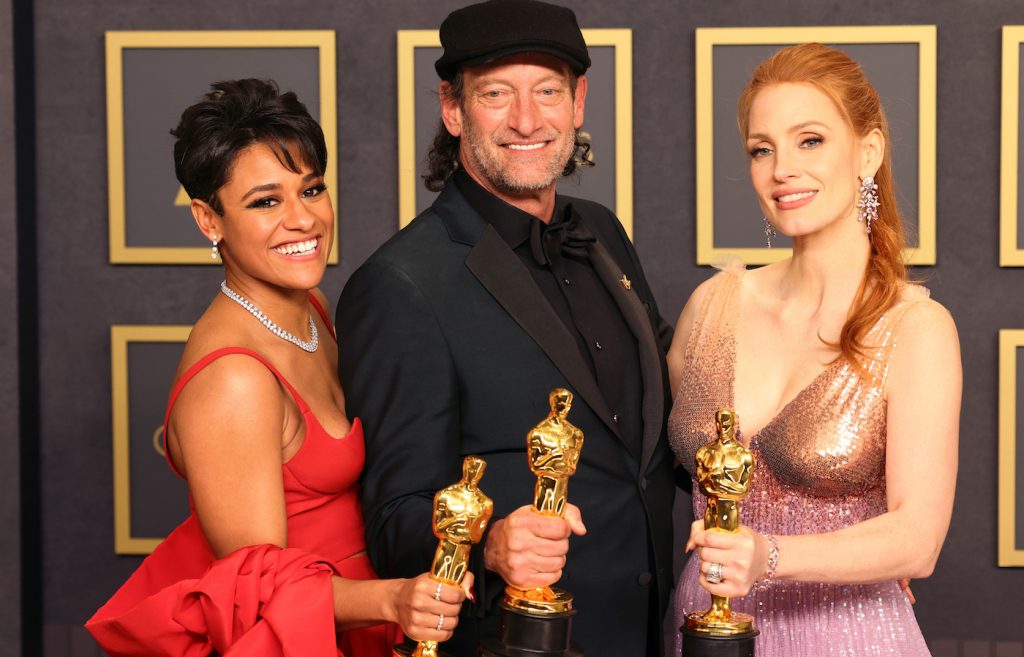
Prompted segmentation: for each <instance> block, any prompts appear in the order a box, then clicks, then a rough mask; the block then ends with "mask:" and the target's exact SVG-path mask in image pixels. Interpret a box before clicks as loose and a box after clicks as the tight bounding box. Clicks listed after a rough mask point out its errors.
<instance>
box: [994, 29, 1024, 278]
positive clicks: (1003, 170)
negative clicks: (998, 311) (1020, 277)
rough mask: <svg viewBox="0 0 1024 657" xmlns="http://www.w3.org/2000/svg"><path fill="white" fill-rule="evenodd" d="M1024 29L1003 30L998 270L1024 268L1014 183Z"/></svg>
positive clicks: (1018, 137)
mask: <svg viewBox="0 0 1024 657" xmlns="http://www.w3.org/2000/svg"><path fill="white" fill-rule="evenodd" d="M1021 43H1024V25H1004V26H1003V103H1002V105H1003V110H1002V111H1003V117H1002V132H1001V134H1002V148H1001V153H1000V158H999V160H1000V166H999V175H1000V179H999V266H1001V267H1024V249H1020V248H1017V239H1018V235H1017V226H1018V222H1019V221H1020V217H1018V216H1017V194H1018V193H1019V190H1018V188H1017V182H1018V180H1019V178H1018V176H1019V172H1020V168H1019V166H1020V163H1019V162H1018V161H1017V154H1018V153H1019V149H1020V126H1019V125H1018V117H1019V116H1020V46H1021Z"/></svg>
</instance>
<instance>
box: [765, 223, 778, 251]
mask: <svg viewBox="0 0 1024 657" xmlns="http://www.w3.org/2000/svg"><path fill="white" fill-rule="evenodd" d="M776 235H777V233H776V232H775V226H773V225H772V222H770V221H768V217H765V218H764V241H765V242H766V243H767V244H768V248H769V249H770V248H772V238H773V237H775V236H776Z"/></svg>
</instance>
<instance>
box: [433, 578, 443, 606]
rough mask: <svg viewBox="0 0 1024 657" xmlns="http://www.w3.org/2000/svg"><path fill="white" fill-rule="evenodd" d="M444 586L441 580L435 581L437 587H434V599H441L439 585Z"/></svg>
mask: <svg viewBox="0 0 1024 657" xmlns="http://www.w3.org/2000/svg"><path fill="white" fill-rule="evenodd" d="M442 586H444V584H442V583H441V582H438V583H437V588H436V589H434V600H437V601H438V602H440V601H441V587H442Z"/></svg>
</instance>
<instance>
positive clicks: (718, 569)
mask: <svg viewBox="0 0 1024 657" xmlns="http://www.w3.org/2000/svg"><path fill="white" fill-rule="evenodd" d="M704 579H706V580H707V582H708V584H721V583H722V564H720V563H717V562H712V563H709V564H708V572H706V573H704Z"/></svg>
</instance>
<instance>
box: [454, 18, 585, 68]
mask: <svg viewBox="0 0 1024 657" xmlns="http://www.w3.org/2000/svg"><path fill="white" fill-rule="evenodd" d="M441 45H442V46H443V47H444V54H443V55H442V56H441V59H439V60H437V61H436V62H434V68H435V69H437V74H438V75H440V76H441V79H442V80H451V79H452V78H453V77H454V76H455V73H456V72H457V71H458V70H459V67H461V66H478V65H480V64H486V63H487V62H492V61H494V60H496V59H499V58H501V57H507V56H508V55H514V54H516V53H521V52H542V53H547V54H549V55H554V56H555V57H558V58H559V59H562V60H564V61H566V62H568V64H569V66H570V68H572V70H573V72H574V73H576V74H582V73H584V72H585V71H586V70H587V69H588V68H590V54H589V53H588V52H587V44H586V42H585V41H584V40H583V33H582V32H580V26H579V25H578V24H577V23H576V14H574V13H573V11H572V10H571V9H569V8H568V7H559V6H558V5H552V4H548V3H547V2H539V1H538V0H488V2H481V3H478V4H475V5H469V6H468V7H463V8H462V9H457V10H455V11H453V12H452V13H450V14H448V18H446V19H444V22H443V23H441Z"/></svg>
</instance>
